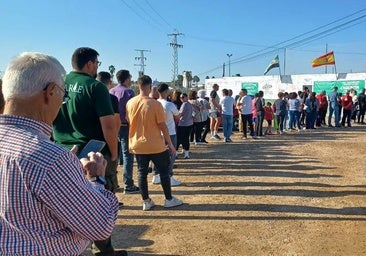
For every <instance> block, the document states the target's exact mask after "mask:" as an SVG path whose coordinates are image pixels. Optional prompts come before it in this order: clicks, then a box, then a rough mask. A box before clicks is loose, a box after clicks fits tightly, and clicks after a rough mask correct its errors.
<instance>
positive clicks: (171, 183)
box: [170, 176, 182, 187]
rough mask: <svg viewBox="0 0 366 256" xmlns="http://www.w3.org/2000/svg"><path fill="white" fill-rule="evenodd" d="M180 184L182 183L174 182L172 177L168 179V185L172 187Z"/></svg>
mask: <svg viewBox="0 0 366 256" xmlns="http://www.w3.org/2000/svg"><path fill="white" fill-rule="evenodd" d="M180 184H182V182H180V181H179V180H176V179H175V178H174V177H173V176H171V177H170V185H171V186H172V187H174V186H179V185H180Z"/></svg>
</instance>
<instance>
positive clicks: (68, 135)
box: [53, 71, 114, 153]
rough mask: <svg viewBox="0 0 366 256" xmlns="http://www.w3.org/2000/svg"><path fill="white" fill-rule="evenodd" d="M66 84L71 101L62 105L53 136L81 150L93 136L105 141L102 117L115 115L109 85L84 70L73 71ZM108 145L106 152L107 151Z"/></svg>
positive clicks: (66, 144) (62, 142) (68, 146)
mask: <svg viewBox="0 0 366 256" xmlns="http://www.w3.org/2000/svg"><path fill="white" fill-rule="evenodd" d="M65 87H66V89H67V91H68V92H69V96H70V100H69V101H68V102H67V103H65V104H63V105H62V106H61V109H60V111H59V113H58V115H57V117H56V119H55V121H54V123H53V138H54V140H55V142H56V143H58V144H60V145H62V146H64V147H67V148H69V149H71V148H72V146H73V145H77V146H78V147H79V152H80V150H81V149H82V148H83V147H84V146H85V145H86V143H87V142H88V141H89V140H91V139H96V140H102V141H105V139H104V136H103V131H102V126H101V124H100V121H99V118H100V117H103V116H107V115H114V111H113V107H112V102H111V99H110V95H109V92H108V89H107V87H106V86H105V85H104V84H103V83H101V82H99V81H97V80H95V79H94V78H92V77H91V76H89V75H88V74H85V73H80V72H75V71H73V72H70V73H69V74H68V75H67V76H66V80H65ZM108 151H109V150H108V147H107V146H105V147H104V150H103V151H102V152H103V153H107V152H108Z"/></svg>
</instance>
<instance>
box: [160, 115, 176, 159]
mask: <svg viewBox="0 0 366 256" xmlns="http://www.w3.org/2000/svg"><path fill="white" fill-rule="evenodd" d="M158 127H159V129H160V130H161V132H162V133H163V136H164V140H165V142H166V144H168V147H169V150H170V154H172V155H174V154H176V151H175V147H174V145H173V143H172V141H171V139H170V135H169V131H168V127H167V126H166V124H165V122H162V123H158Z"/></svg>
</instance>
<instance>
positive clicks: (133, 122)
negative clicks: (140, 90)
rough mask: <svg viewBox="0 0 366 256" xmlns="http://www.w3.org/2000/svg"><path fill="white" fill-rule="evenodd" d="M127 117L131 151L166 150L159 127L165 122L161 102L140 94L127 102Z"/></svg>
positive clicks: (137, 152)
mask: <svg viewBox="0 0 366 256" xmlns="http://www.w3.org/2000/svg"><path fill="white" fill-rule="evenodd" d="M126 119H127V121H128V123H129V125H130V131H129V140H128V142H129V150H130V152H131V153H133V154H157V153H161V152H164V151H165V150H166V147H165V142H164V138H163V136H162V134H161V130H160V128H159V127H158V124H159V123H165V113H164V109H163V106H162V105H161V103H160V102H158V101H156V100H154V99H152V98H147V97H142V96H140V95H138V96H136V97H134V98H132V99H130V100H129V101H128V102H127V105H126Z"/></svg>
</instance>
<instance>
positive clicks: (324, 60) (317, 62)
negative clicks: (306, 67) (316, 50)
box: [311, 52, 335, 68]
mask: <svg viewBox="0 0 366 256" xmlns="http://www.w3.org/2000/svg"><path fill="white" fill-rule="evenodd" d="M334 64H335V59H334V53H333V52H328V53H327V54H324V55H322V56H320V57H318V58H316V59H314V60H313V61H312V62H311V66H312V67H313V68H315V67H319V66H323V65H334Z"/></svg>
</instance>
